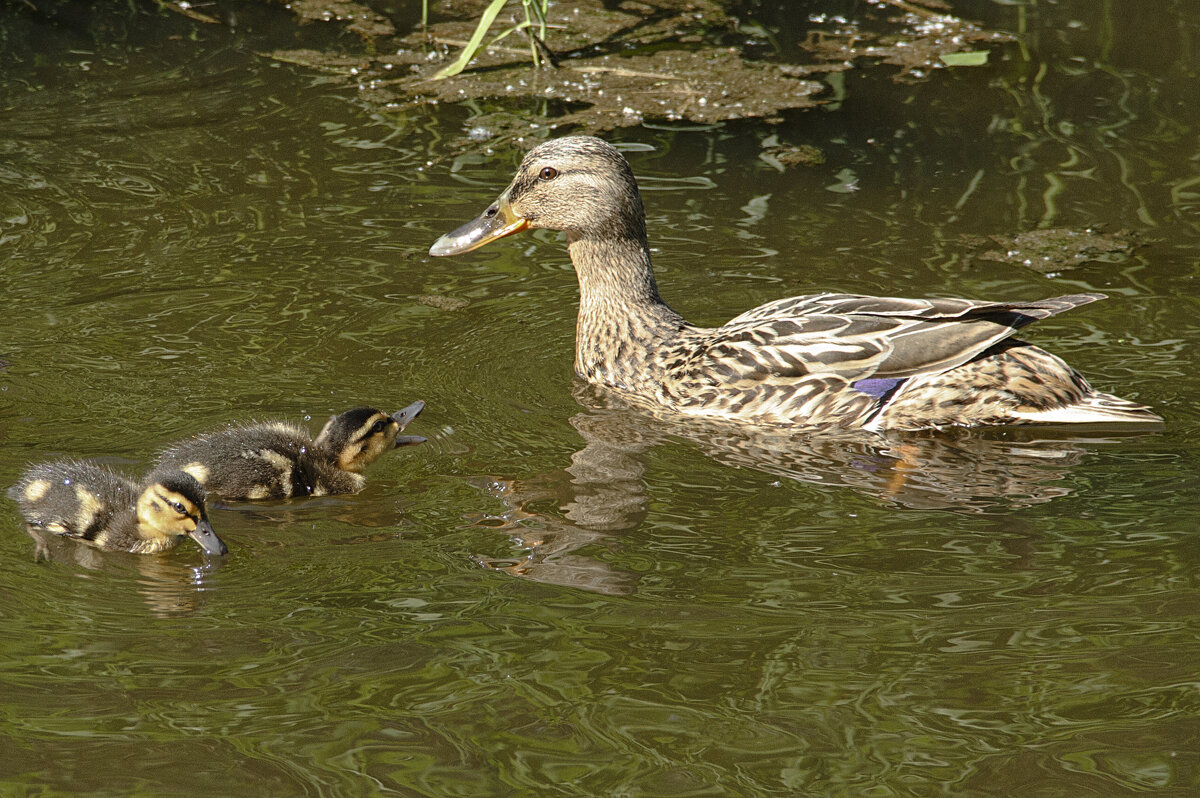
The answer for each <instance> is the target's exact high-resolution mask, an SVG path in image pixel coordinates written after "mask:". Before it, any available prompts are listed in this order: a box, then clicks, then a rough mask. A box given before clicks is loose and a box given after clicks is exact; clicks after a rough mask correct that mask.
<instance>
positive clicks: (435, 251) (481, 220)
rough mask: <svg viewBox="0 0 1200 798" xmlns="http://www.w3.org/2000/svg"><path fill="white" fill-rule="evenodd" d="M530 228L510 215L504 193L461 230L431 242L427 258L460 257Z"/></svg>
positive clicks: (521, 219) (514, 215) (509, 207)
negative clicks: (432, 256)
mask: <svg viewBox="0 0 1200 798" xmlns="http://www.w3.org/2000/svg"><path fill="white" fill-rule="evenodd" d="M527 227H529V221H528V220H527V219H523V218H521V217H520V216H517V215H516V214H515V213H513V209H512V205H510V204H509V202H508V192H507V191H506V192H504V194H503V195H501V197H500V199H498V200H496V202H494V203H493V204H492V205H490V206H488V209H487V210H485V211H484V212H483V213H481V214H479V216H478V217H476V218H475V219H472V220H471V221H469V222H467V223H466V224H464V225H463V226H462V227H460V228H458V229H457V230H454V231H453V232H450V233H446V235H444V236H442V237H441V238H439V239H438V240H437V241H434V242H433V246H432V247H430V248H429V254H430V255H434V256H443V255H461V254H462V253H464V252H470V251H471V250H473V249H479V248H480V247H482V246H483V245H484V244H487V243H490V242H492V241H495V240H496V239H498V238H504V237H505V236H510V235H512V234H513V233H519V232H521V231H522V230H524V229H526V228H527Z"/></svg>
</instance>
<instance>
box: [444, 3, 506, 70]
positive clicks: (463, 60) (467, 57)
mask: <svg viewBox="0 0 1200 798" xmlns="http://www.w3.org/2000/svg"><path fill="white" fill-rule="evenodd" d="M507 2H508V0H492V3H491V5H489V6H488V7H487V8H486V9H484V12H483V16H481V17H480V18H479V24H478V25H476V26H475V32H474V33H472V34H471V38H470V40H468V41H467V46H466V47H464V48H463V51H462V52H461V53H459V55H458V58H456V59H455V60H454V63H452V64H450V65H448V66H446V67H443V68H442V69H439V70H438V71H437V74H435V75H434V76H433V78H434V80H440V79H442V78H449V77H453V76H455V75H457V74H458V73H459V72H462V71H463V70H464V69H466V68H467V64H469V63H471V59H472V58H474V57H475V53H476V52H478V50H479V44H480V42H482V41H483V37H484V36H486V35H487V32H488V28H490V27H492V23H493V22H495V21H496V17H498V16H499V15H500V9H502V8H504V4H505V3H507Z"/></svg>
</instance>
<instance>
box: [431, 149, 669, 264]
mask: <svg viewBox="0 0 1200 798" xmlns="http://www.w3.org/2000/svg"><path fill="white" fill-rule="evenodd" d="M539 227H545V228H547V229H550V230H563V231H565V232H566V234H567V241H569V242H570V241H577V240H580V239H596V240H613V239H627V240H632V241H635V242H641V243H644V242H645V240H646V214H645V211H644V210H643V208H642V198H641V195H640V194H639V193H638V188H637V181H636V180H635V179H634V176H633V170H632V169H630V168H629V163H628V162H627V161H626V160H625V157H624V156H623V155H621V153H619V152H617V150H616V149H615V148H614V147H613V146H612V145H611V144H608V143H607V142H605V141H602V140H600V139H598V138H595V137H593V136H567V137H566V138H561V139H552V140H550V141H547V142H544V143H542V144H539V145H538V146H536V147H534V148H533V149H532V150H530V151H529V152H528V153H527V154H526V155H525V158H524V160H522V161H521V165H520V167H518V168H517V174H516V176H515V177H513V179H512V182H511V183H509V185H508V188H507V189H505V190H504V193H503V194H501V195H500V197H499V199H497V200H496V201H495V202H494V203H492V204H491V205H490V206H488V208H487V210H485V211H484V212H483V213H482V214H480V215H479V217H478V218H476V219H474V220H473V221H470V222H467V223H466V224H464V225H463V226H462V227H460V228H458V229H457V230H455V231H454V232H451V233H447V234H446V235H444V236H442V237H441V238H439V239H438V240H437V241H435V242H434V244H433V246H432V247H431V248H430V249H429V254H430V255H458V254H460V253H463V252H470V251H471V250H473V249H476V248H478V247H481V246H483V245H484V244H487V243H489V242H491V241H495V240H496V239H498V238H503V237H505V236H508V235H512V234H513V233H519V232H521V231H522V230H525V229H531V228H539Z"/></svg>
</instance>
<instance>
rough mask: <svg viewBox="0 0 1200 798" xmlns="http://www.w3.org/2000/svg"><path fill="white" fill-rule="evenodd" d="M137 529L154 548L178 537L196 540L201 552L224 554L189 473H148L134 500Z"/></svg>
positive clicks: (225, 550) (199, 489)
mask: <svg viewBox="0 0 1200 798" xmlns="http://www.w3.org/2000/svg"><path fill="white" fill-rule="evenodd" d="M137 518H138V532H139V533H140V534H141V536H142V537H143V538H145V539H146V543H147V546H148V547H149V548H150V549H152V550H155V551H158V550H162V549H167V548H170V547H171V546H173V545H174V544H175V542H176V540H177V539H178V538H180V537H183V536H185V535H186V536H187V537H189V538H191V539H192V540H194V541H196V543H197V545H199V546H200V548H202V549H204V553H205V554H218V555H219V554H228V553H229V547H228V546H226V545H225V542H224V541H223V540H221V539H220V538H219V537H217V533H216V532H215V531H214V530H213V528H212V524H210V523H209V522H208V513H207V512H206V511H205V507H204V488H203V487H202V486H201V485H200V483H199V482H197V481H196V479H195V477H193V476H192V475H191V474H186V473H184V472H183V471H171V470H162V471H157V472H155V473H153V474H151V475H150V476H149V477H148V478H147V480H146V484H145V487H144V488H143V489H142V494H141V496H139V497H138V503H137Z"/></svg>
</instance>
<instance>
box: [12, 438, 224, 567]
mask: <svg viewBox="0 0 1200 798" xmlns="http://www.w3.org/2000/svg"><path fill="white" fill-rule="evenodd" d="M8 495H9V496H11V497H12V498H13V499H14V500H15V501H16V502H17V504H18V505H20V507H21V513H22V514H23V515H24V516H25V521H26V522H27V523H28V524H29V525H30V526H31V527H35V528H40V529H44V530H46V531H47V532H51V533H53V534H56V535H63V536H64V537H69V538H74V539H76V540H80V541H83V542H84V543H88V544H90V545H92V546H95V547H97V548H100V549H106V550H108V551H128V552H132V553H134V554H153V553H155V552H159V551H166V550H168V549H172V548H174V547H175V546H176V545H177V544H178V543H179V541H180V539H181V538H183V537H184V536H187V537H190V538H191V539H192V540H194V541H196V543H198V544H199V545H200V548H202V549H204V552H205V553H206V554H226V553H227V552H228V551H229V549H228V548H227V547H226V546H225V543H224V542H223V541H222V540H221V539H220V538H219V537H217V533H216V532H214V531H213V528H212V525H211V524H209V523H208V515H207V513H206V512H205V509H204V488H202V487H201V486H200V484H199V483H198V482H196V480H195V479H193V478H192V477H191V476H190V475H188V474H184V473H181V472H179V471H171V470H169V469H168V470H156V471H154V472H152V473H151V474H150V475H149V476H148V477H146V479H145V481H144V482H143V483H142V484H141V485H140V486H139V485H136V484H134V483H133V482H131V481H129V480H128V479H126V478H125V477H123V476H121V475H120V474H118V473H116V472H115V471H112V470H110V469H108V468H106V467H104V466H101V465H97V464H95V463H90V462H86V461H66V462H58V463H42V464H40V465H36V466H33V467H32V468H30V469H29V470H28V471H26V472H25V475H24V476H22V477H21V479H20V481H19V482H17V484H16V485H14V486H13V487H11V488H9V491H8Z"/></svg>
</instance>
